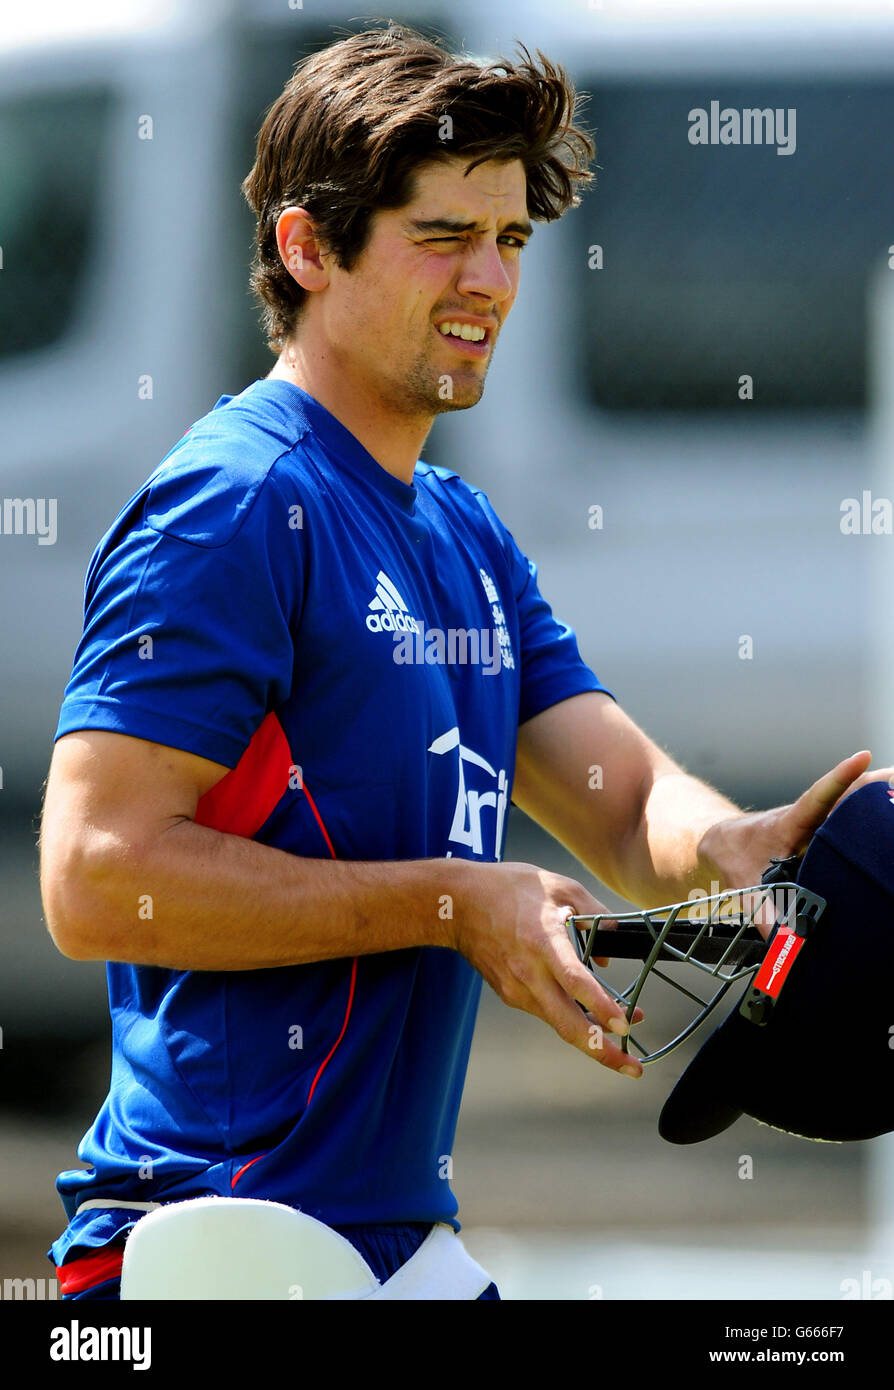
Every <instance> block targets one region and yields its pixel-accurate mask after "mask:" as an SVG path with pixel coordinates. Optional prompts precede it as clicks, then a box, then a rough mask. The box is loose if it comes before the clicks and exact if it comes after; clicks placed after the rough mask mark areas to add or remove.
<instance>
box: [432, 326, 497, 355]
mask: <svg viewBox="0 0 894 1390" xmlns="http://www.w3.org/2000/svg"><path fill="white" fill-rule="evenodd" d="M435 332H436V333H437V335H438V337H439V338H443V340H444V341H445V342H446V343H449V344H450V345H451V347H453V348H455V349H456V351H457V352H460V353H462V355H463V356H464V357H487V355H488V353H489V352H490V349H491V343H492V342H493V336H494V335H493V328H492V327H491V326H490V325H485V324H480V323H471V322H470V321H469V320H468V319H465V318H460V319H443V320H442V321H441V322H440V323H436V324H435Z"/></svg>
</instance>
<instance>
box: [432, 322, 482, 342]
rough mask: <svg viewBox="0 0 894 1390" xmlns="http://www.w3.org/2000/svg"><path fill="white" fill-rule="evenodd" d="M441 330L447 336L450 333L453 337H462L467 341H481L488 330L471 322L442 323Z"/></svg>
mask: <svg viewBox="0 0 894 1390" xmlns="http://www.w3.org/2000/svg"><path fill="white" fill-rule="evenodd" d="M441 332H442V334H443V335H444V337H445V338H446V337H447V336H448V335H450V336H451V337H453V338H462V339H464V340H465V342H467V343H480V342H481V340H482V338H485V337H486V336H487V330H486V329H484V328H478V327H476V326H474V325H473V324H471V323H442V324H441Z"/></svg>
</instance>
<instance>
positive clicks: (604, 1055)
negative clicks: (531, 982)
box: [529, 979, 643, 1077]
mask: <svg viewBox="0 0 894 1390" xmlns="http://www.w3.org/2000/svg"><path fill="white" fill-rule="evenodd" d="M529 994H530V996H531V1007H530V1009H529V1012H531V1013H534V1014H536V1015H537V1017H538V1018H542V1019H543V1021H544V1023H548V1024H549V1025H550V1027H551V1028H552V1029H554V1030H555V1032H556V1033H558V1035H559V1037H560V1038H561V1039H562V1041H563V1042H567V1043H569V1044H570V1045H571V1046H572V1047H576V1048H577V1049H578V1051H580V1052H585V1053H586V1054H587V1056H588V1057H593V1058H595V1060H596V1061H597V1062H599V1063H600V1064H601V1065H602V1066H604V1067H608V1068H609V1070H610V1071H617V1072H620V1071H621V1068H622V1067H624V1068H627V1070H626V1071H625V1072H624V1075H625V1076H626V1075H628V1074H629V1075H631V1076H637V1077H638V1076H641V1075H642V1071H643V1068H642V1063H641V1062H639V1061H638V1060H637V1058H635V1057H631V1056H630V1055H629V1054H628V1053H626V1052H624V1051H623V1050H622V1049H621V1048H620V1047H619V1046H618V1044H617V1043H616V1042H614V1041H613V1040H612V1037H611V1034H609V1033H608V1032H607V1031H606V1029H605V1027H604V1026H603V1024H602V1023H601V1022H600V1020H599V1019H597V1018H593V1017H592V1016H591V1015H588V1014H585V1013H582V1012H581V1010H580V1009H579V1008H578V1007H577V1005H576V1004H574V1003H573V1002H572V1001H571V1000H570V999H569V998H568V996H567V994H566V993H565V992H564V990H563V989H562V988H561V987H560V986H559V985H558V984H557V983H556V981H555V980H550V979H545V980H544V981H543V982H542V983H541V984H540V985H539V986H537V987H534V988H529Z"/></svg>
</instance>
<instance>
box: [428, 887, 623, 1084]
mask: <svg viewBox="0 0 894 1390" xmlns="http://www.w3.org/2000/svg"><path fill="white" fill-rule="evenodd" d="M604 912H608V908H606V907H605V906H604V905H603V904H602V903H600V902H598V901H597V899H596V898H594V897H593V896H592V895H591V894H590V893H588V892H587V890H586V889H585V888H584V887H582V885H581V884H579V883H577V882H576V881H575V880H574V879H571V878H565V877H563V876H562V875H561V874H554V873H550V872H549V871H548V870H546V869H539V868H537V867H536V865H534V864H515V863H510V864H487V865H483V864H482V865H480V866H478V869H477V872H476V876H475V882H474V891H473V896H472V898H471V900H467V901H466V903H465V904H464V905H463V906H462V907H461V908H460V910H459V911H457V913H456V916H455V920H454V922H453V940H452V942H451V944H452V946H453V948H454V949H455V950H457V951H459V952H460V953H461V954H462V955H464V956H465V957H466V959H467V960H468V961H469V962H470V964H472V965H474V967H475V969H476V970H478V971H479V973H480V974H481V975H483V977H484V979H485V980H486V981H487V982H488V984H489V985H490V986H491V988H492V989H493V990H494V991H495V992H496V993H497V995H498V996H499V997H500V999H502V1000H503V1003H504V1004H508V1005H509V1007H510V1008H513V1009H523V1010H524V1011H525V1012H526V1013H530V1014H534V1015H535V1016H536V1017H537V1018H541V1019H543V1021H544V1023H548V1024H549V1025H550V1027H551V1028H553V1029H555V1031H556V1032H557V1033H558V1035H559V1037H560V1038H561V1039H562V1041H563V1042H567V1043H570V1044H571V1045H572V1047H577V1048H579V1049H580V1051H581V1052H585V1053H587V1055H588V1056H590V1057H595V1058H596V1060H597V1061H598V1062H600V1063H601V1064H602V1065H603V1066H604V1067H608V1068H609V1069H610V1070H611V1071H617V1072H620V1073H621V1074H622V1075H624V1076H632V1077H638V1076H642V1071H643V1068H642V1064H641V1063H640V1062H639V1061H638V1060H637V1058H636V1057H634V1056H633V1055H632V1054H629V1053H625V1052H623V1051H622V1050H621V1048H620V1047H618V1045H617V1044H616V1043H614V1042H611V1041H610V1040H609V1039H610V1036H611V1035H612V1034H614V1035H615V1036H623V1035H624V1034H625V1033H626V1032H627V1030H628V1029H627V1018H626V1014H625V1012H624V1010H623V1009H622V1007H621V1006H620V1004H618V1003H616V1001H615V1000H614V999H613V998H612V997H611V995H610V994H608V993H607V992H606V990H604V989H603V988H602V986H601V985H600V984H599V983H598V981H597V980H596V979H595V978H594V977H593V975H592V974H591V972H590V971H589V970H588V969H587V967H586V966H585V965H582V964H581V962H580V961H579V960H578V957H577V953H576V952H575V949H574V946H573V945H572V944H571V941H570V939H569V936H568V931H567V928H566V926H565V922H566V920H567V919H568V917H570V916H574V915H581V916H588V915H591V914H596V913H604ZM642 1016H643V1015H642V1011H641V1010H640V1009H637V1010H636V1012H635V1014H634V1021H635V1022H639V1020H640V1019H641V1018H642Z"/></svg>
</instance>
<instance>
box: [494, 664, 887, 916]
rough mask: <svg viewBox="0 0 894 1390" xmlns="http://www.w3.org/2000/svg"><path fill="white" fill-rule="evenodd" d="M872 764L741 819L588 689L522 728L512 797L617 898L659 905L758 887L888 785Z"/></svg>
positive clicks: (849, 763)
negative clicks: (696, 892)
mask: <svg viewBox="0 0 894 1390" xmlns="http://www.w3.org/2000/svg"><path fill="white" fill-rule="evenodd" d="M869 762H870V754H869V753H868V752H865V751H864V752H861V753H855V754H854V755H853V756H852V757H851V758H847V759H845V761H844V762H842V763H839V764H838V766H837V767H836V768H833V769H832V771H831V772H829V773H827V774H826V775H825V776H824V777H822V778H820V779H819V781H817V782H815V783H814V784H813V786H812V787H809V788H808V790H807V791H806V792H804V794H803V796H801V797H800V798H799V799H798V801H796V802H795V803H793V804H792V805H791V806H782V807H777V808H775V809H773V810H771V811H761V812H745V811H743V810H741V809H740V808H739V807H737V806H736V805H735V804H734V803H733V802H731V801H729V800H727V798H726V797H724V796H721V794H720V793H719V792H717V791H714V789H713V788H712V787H709V786H708V785H707V784H706V783H704V782H701V781H699V780H698V779H697V778H695V777H691V776H689V775H688V774H687V773H686V772H684V771H683V769H682V768H681V767H679V766H678V764H677V763H675V762H674V761H673V760H672V759H671V758H669V757H668V756H667V754H666V753H664V752H662V750H661V749H660V748H659V747H658V746H657V745H656V744H655V743H653V742H652V740H651V739H650V738H649V737H648V736H647V735H646V734H645V733H643V731H642V729H640V728H638V727H637V725H636V724H635V723H634V722H633V720H632V719H630V717H629V716H628V715H626V714H625V713H624V711H623V710H622V709H621V708H620V707H619V706H618V705H617V704H615V702H614V701H613V700H612V699H611V697H610V696H608V695H606V694H602V693H599V692H596V691H591V692H588V693H586V694H582V695H575V696H573V697H572V698H571V699H569V700H564V701H562V702H561V703H559V704H557V705H553V706H552V707H551V708H550V709H547V710H544V711H543V712H542V713H541V714H538V715H536V716H535V717H534V718H533V719H529V720H528V721H527V722H526V723H525V724H523V725H522V727H521V729H520V730H519V738H518V752H517V763H516V776H515V784H514V789H513V797H512V799H513V801H514V802H515V803H516V805H517V806H520V807H521V809H522V810H523V811H526V812H527V813H528V815H530V816H531V817H532V818H533V819H534V820H535V821H537V822H538V823H539V824H540V825H542V826H544V828H545V829H547V830H548V831H549V832H550V834H552V835H553V836H554V837H555V838H556V839H557V840H559V841H560V842H561V843H562V844H564V845H566V846H567V848H568V849H570V850H571V852H572V853H573V854H575V855H576V856H577V858H578V859H580V861H581V862H582V863H583V864H586V866H587V868H588V869H590V870H591V872H592V873H594V874H595V875H596V877H597V878H599V879H600V880H601V881H602V882H603V883H605V884H607V886H608V887H609V888H611V889H612V890H613V891H615V892H616V893H619V894H620V895H621V896H622V897H624V898H625V899H626V900H627V901H628V902H633V903H637V904H639V905H640V906H642V907H657V906H660V905H661V904H663V903H670V902H681V901H684V900H685V899H686V898H687V897H688V896H689V894H690V893H691V891H692V890H693V889H694V888H701V889H703V890H704V891H706V892H710V891H711V885H712V883H716V884H719V888H720V889H726V888H744V887H748V886H750V885H751V884H754V883H758V882H759V881H760V877H761V873H762V872H763V870H764V869H765V868H766V866H767V864H768V863H769V861H770V859H771V858H772V857H777V858H784V857H787V856H788V855H790V854H794V853H800V852H801V851H802V850H804V849H806V847H807V844H808V842H809V840H810V837H811V835H812V834H813V832H814V830H815V829H816V828H817V827H818V826H819V825H820V824H821V823H822V821H823V820H824V819H825V817H826V816H827V815H828V814H829V812H830V811H831V810H832V808H833V806H834V805H835V803H836V801H838V800H839V799H840V798H841V797H842V796H844V795H845V794H846V793H847V792H848V791H854V790H856V787H857V786H859V785H862V784H863V783H864V782H866V781H868V780H873V779H876V780H877V779H881V778H887V777H888V776H889V774H890V771H891V769H890V768H886V769H883V770H879V771H876V772H873V773H866V769H867V767H868V765H869ZM861 774H865V775H861ZM715 891H716V890H715Z"/></svg>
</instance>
